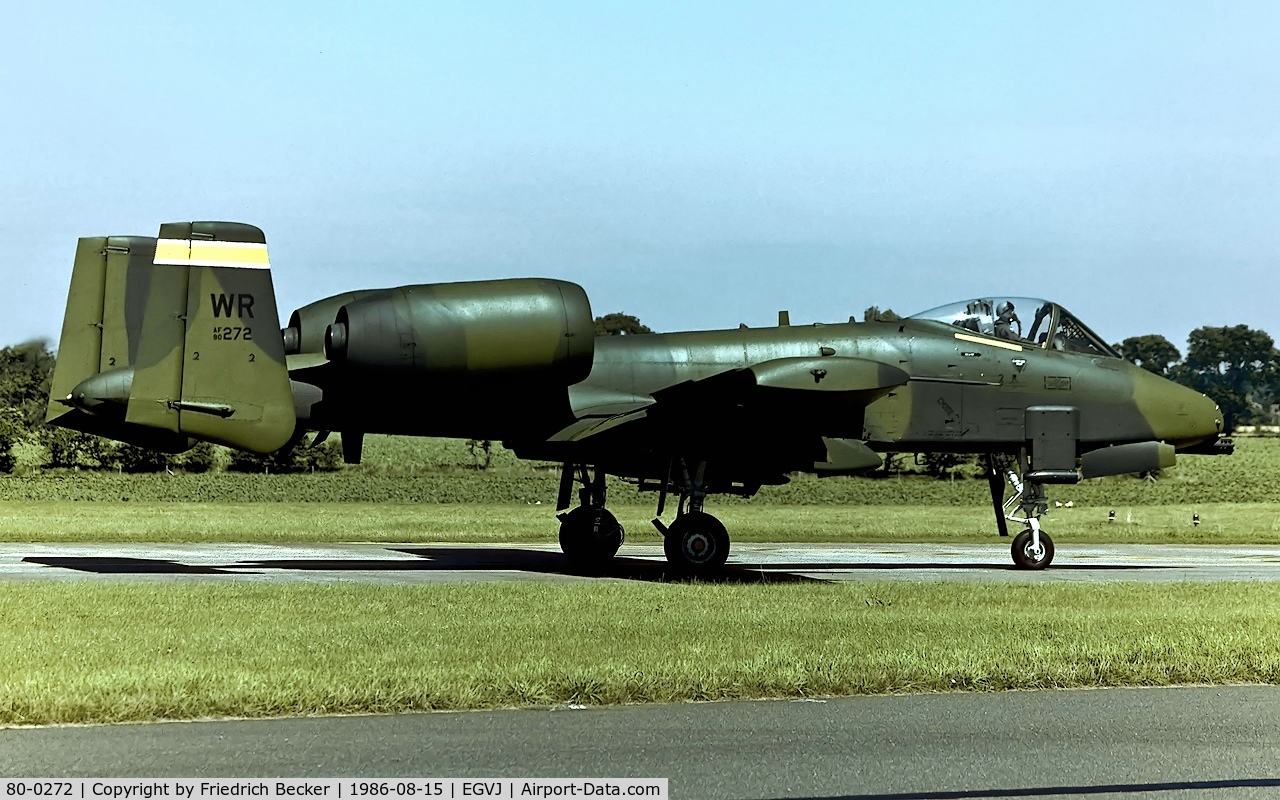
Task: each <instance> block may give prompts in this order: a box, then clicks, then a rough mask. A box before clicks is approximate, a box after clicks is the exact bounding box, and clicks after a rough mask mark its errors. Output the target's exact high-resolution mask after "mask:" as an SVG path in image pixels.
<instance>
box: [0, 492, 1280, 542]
mask: <svg viewBox="0 0 1280 800" xmlns="http://www.w3.org/2000/svg"><path fill="white" fill-rule="evenodd" d="M1109 510H1115V511H1116V521H1115V522H1114V523H1110V522H1108V521H1107V512H1108V511H1109ZM613 511H614V512H615V513H616V514H617V515H618V518H619V520H621V521H622V523H623V525H624V526H625V527H626V529H627V540H628V541H631V542H652V543H655V544H656V543H658V542H660V541H661V538H660V537H659V536H658V533H657V531H656V530H655V529H654V528H653V526H652V525H651V524H650V522H649V520H650V519H652V517H653V511H654V509H653V508H652V507H649V506H617V507H613ZM1193 514H1199V515H1200V519H1201V524H1200V525H1199V526H1193V525H1192V515H1193ZM717 515H718V516H719V517H720V518H721V519H722V520H723V521H724V523H725V525H726V526H728V528H729V530H730V532H731V535H732V536H733V539H734V540H735V541H740V542H779V541H780V542H913V541H922V542H995V541H999V540H998V539H997V538H996V533H995V531H996V529H995V520H994V518H993V515H992V512H991V509H990V508H989V507H986V506H959V507H947V508H942V507H938V506H916V505H912V506H851V505H833V506H813V505H806V506H779V505H769V504H758V505H744V504H739V505H731V506H726V507H724V508H722V509H717ZM669 518H670V517H669V515H668V519H669ZM558 526H559V523H558V522H557V521H556V519H555V515H554V510H553V508H552V506H551V505H479V504H458V503H452V504H436V503H369V502H359V503H261V502H258V503H226V502H207V503H176V502H145V503H136V502H128V503H125V502H118V501H117V502H91V503H89V502H86V503H66V502H54V501H39V502H15V501H7V502H0V531H3V538H4V540H5V541H10V542H35V541H41V542H77V541H83V542H353V541H359V542H512V543H520V542H555V541H556V536H557V533H558V530H559V528H558ZM1045 529H1046V530H1047V531H1049V533H1050V534H1051V535H1052V536H1053V537H1054V539H1055V540H1056V541H1057V542H1058V543H1059V544H1066V543H1070V542H1081V543H1085V542H1093V543H1097V542H1153V543H1154V542H1177V543H1184V544H1197V543H1202V544H1265V543H1272V544H1280V507H1278V506H1274V505H1269V504H1265V503H1205V504H1201V505H1174V506H1117V507H1115V508H1114V509H1108V508H1104V507H1101V506H1084V507H1076V508H1061V509H1055V510H1053V512H1052V513H1051V514H1050V515H1049V516H1048V517H1046V518H1045Z"/></svg>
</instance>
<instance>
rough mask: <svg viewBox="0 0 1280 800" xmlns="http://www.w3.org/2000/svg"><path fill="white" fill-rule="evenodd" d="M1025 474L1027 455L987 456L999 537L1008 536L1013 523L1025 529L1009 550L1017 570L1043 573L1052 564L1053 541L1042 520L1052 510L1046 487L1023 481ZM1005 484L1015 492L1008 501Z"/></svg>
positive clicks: (1030, 481)
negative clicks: (1042, 524) (1041, 522)
mask: <svg viewBox="0 0 1280 800" xmlns="http://www.w3.org/2000/svg"><path fill="white" fill-rule="evenodd" d="M1026 473H1027V456H1026V452H1025V451H1024V452H1023V453H1020V454H1019V455H1018V456H1017V457H1016V458H1015V457H1013V456H1010V455H1005V454H1000V453H992V454H990V455H989V456H988V459H987V478H988V480H989V481H990V483H991V504H992V506H993V508H994V509H995V512H996V524H997V526H998V527H999V529H1000V535H1001V536H1008V535H1009V523H1010V522H1012V523H1015V524H1017V525H1022V526H1024V527H1025V530H1023V531H1022V532H1021V533H1019V534H1018V535H1017V536H1015V537H1013V546H1012V547H1011V548H1010V551H1011V553H1012V555H1013V563H1014V565H1015V566H1016V567H1018V569H1033V570H1041V569H1044V568H1045V567H1047V566H1049V564H1050V563H1052V562H1053V540H1052V539H1050V538H1049V534H1047V533H1045V532H1044V531H1043V530H1041V528H1040V517H1041V515H1043V514H1045V513H1046V512H1047V511H1048V510H1049V501H1048V498H1047V497H1046V495H1045V490H1044V484H1042V483H1039V482H1038V481H1032V480H1024V479H1023V476H1025V475H1026ZM1006 482H1007V483H1008V484H1009V485H1010V486H1012V487H1013V489H1014V494H1013V496H1012V497H1010V498H1009V499H1008V500H1005V499H1004V494H1005V491H1004V485H1005V483H1006ZM1015 511H1017V512H1020V515H1019V514H1016V513H1014V512H1015Z"/></svg>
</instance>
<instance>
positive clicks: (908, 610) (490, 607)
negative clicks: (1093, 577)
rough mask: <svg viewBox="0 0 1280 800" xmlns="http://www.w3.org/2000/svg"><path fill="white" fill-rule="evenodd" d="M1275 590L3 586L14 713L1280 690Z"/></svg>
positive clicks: (90, 717)
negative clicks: (1203, 687) (1132, 689)
mask: <svg viewBox="0 0 1280 800" xmlns="http://www.w3.org/2000/svg"><path fill="white" fill-rule="evenodd" d="M1278 608H1280V586H1275V585H1272V584H1261V583H1259V584H1220V585H1137V584H1108V585H1101V586H1098V585H1091V586H1074V585H1058V584H1055V585H1043V586H1002V585H969V584H964V585H952V584H901V583H894V584H875V585H838V586H829V585H821V586H811V585H805V586H800V585H781V586H779V585H772V586H760V585H757V586H732V585H633V584H613V583H610V584H593V585H546V584H515V585H455V586H415V587H370V586H349V585H300V586H261V585H244V584H237V585H222V586H210V585H203V584H200V585H174V584H165V585H155V584H147V585H141V584H108V585H84V584H80V585H67V584H44V583H11V584H7V585H4V586H0V723H6V724H18V723H54V722H107V721H120V720H149V719H161V718H167V719H185V718H197V717H209V716H224V715H232V716H273V715H306V714H328V713H355V712H391V711H405V710H416V709H462V708H490V707H502V706H521V705H548V704H557V703H631V702H651V701H680V700H721V699H735V698H754V697H786V696H814V695H845V694H861V693H883V692H919V691H947V690H1002V689H1031V688H1045V687H1068V686H1115V685H1142V686H1155V685H1167V684H1185V683H1199V684H1222V683H1276V682H1280V625H1277V624H1276V623H1277V621H1280V620H1278V617H1280V615H1278V614H1277V611H1276V609H1278Z"/></svg>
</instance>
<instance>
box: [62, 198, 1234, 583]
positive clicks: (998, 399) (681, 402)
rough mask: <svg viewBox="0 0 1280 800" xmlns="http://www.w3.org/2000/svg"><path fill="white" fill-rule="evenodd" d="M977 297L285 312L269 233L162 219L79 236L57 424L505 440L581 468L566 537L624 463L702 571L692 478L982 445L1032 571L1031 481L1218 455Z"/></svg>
mask: <svg viewBox="0 0 1280 800" xmlns="http://www.w3.org/2000/svg"><path fill="white" fill-rule="evenodd" d="M982 302H985V303H986V307H987V309H988V317H987V318H986V319H987V327H986V328H985V329H979V328H978V327H977V326H976V325H974V326H971V327H970V328H961V327H958V325H960V324H961V323H958V322H957V323H954V324H948V323H947V322H946V321H944V320H940V319H924V318H911V319H904V320H897V321H893V322H867V323H855V322H849V323H843V324H832V325H812V326H790V325H787V324H779V326H778V327H773V328H747V327H745V326H742V327H740V328H738V329H736V330H720V331H692V332H684V333H669V334H647V335H643V336H617V337H595V336H594V327H593V317H592V312H591V308H590V304H589V302H588V300H587V296H586V293H585V292H584V291H583V290H582V288H581V287H579V286H576V285H574V284H572V283H567V282H564V281H557V280H551V279H513V280H495V281H476V282H463V283H449V284H427V285H417V286H405V287H399V288H394V289H375V290H361V291H355V292H349V293H345V294H342V295H338V296H335V297H331V298H326V299H323V300H320V301H317V302H315V303H312V304H311V305H308V306H306V307H304V308H301V309H298V310H297V311H294V312H293V314H292V315H291V317H290V319H289V325H288V326H287V327H286V328H284V329H283V330H280V329H279V328H278V317H277V314H276V308H275V300H274V295H273V291H272V286H271V278H270V271H269V265H268V262H267V258H266V246H265V238H264V237H263V236H262V233H261V231H259V230H258V229H257V228H254V227H252V226H249V225H242V224H238V223H221V222H219V223H211V222H197V223H173V224H167V225H164V226H162V227H161V229H160V234H159V237H157V239H150V238H147V237H97V238H86V239H81V240H80V244H79V247H78V249H77V253H76V262H75V270H74V273H73V278H72V285H71V291H70V294H69V297H68V301H67V314H66V319H65V320H64V324H63V333H62V342H61V346H60V349H59V353H58V362H57V368H56V370H55V375H54V384H53V394H52V399H51V402H50V406H49V420H50V422H52V423H53V424H58V425H65V426H68V427H72V428H77V429H79V430H85V431H89V432H93V433H98V434H101V435H104V436H110V437H112V438H116V439H120V440H123V441H129V442H134V443H137V444H142V445H145V446H148V447H154V448H158V449H166V450H181V449H183V448H185V447H186V446H189V444H190V443H191V442H193V441H196V440H208V441H214V442H219V443H222V444H227V445H230V446H233V447H239V448H243V449H247V450H253V451H256V452H270V451H273V450H275V449H277V448H280V447H282V446H285V445H286V444H287V443H289V442H290V441H297V440H298V439H299V438H300V437H301V436H302V435H303V434H304V433H306V432H307V431H323V432H329V431H340V432H341V433H342V438H343V443H344V449H345V451H346V455H347V457H348V460H358V459H359V453H360V441H361V439H362V437H363V435H364V434H365V433H371V432H373V433H396V434H410V435H420V436H452V437H464V438H475V439H494V440H502V441H504V442H505V443H506V444H507V445H508V446H509V447H511V448H513V449H514V450H515V452H516V453H517V454H518V455H520V456H521V457H524V458H533V459H543V460H551V461H557V462H561V463H563V464H564V465H565V469H564V478H563V481H562V489H561V495H560V506H561V507H562V508H565V507H568V506H569V504H570V503H569V500H570V497H571V494H572V489H573V487H574V485H575V483H580V484H581V489H580V490H579V492H578V496H579V500H580V504H579V506H578V507H577V508H576V509H574V510H573V511H572V512H570V513H569V514H566V515H561V520H562V527H561V541H562V544H564V546H565V550H566V553H568V554H569V555H570V556H572V557H577V558H579V559H580V560H584V561H592V560H597V561H598V560H599V559H600V558H607V557H608V556H611V555H612V553H613V551H616V549H617V547H616V544H614V542H615V541H616V543H617V544H620V543H621V538H622V529H621V526H620V525H617V524H616V520H613V519H612V515H611V514H609V513H608V512H607V511H606V510H605V509H604V503H605V491H604V481H603V476H604V475H605V474H614V475H620V476H623V477H626V478H630V479H634V480H636V481H638V482H639V483H640V485H641V487H642V488H651V489H654V490H656V491H659V492H660V494H661V499H660V500H659V516H661V513H662V510H663V506H664V503H665V498H666V495H667V493H668V492H674V493H676V494H678V496H679V498H680V503H679V507H678V513H677V518H676V521H675V522H673V523H672V525H671V527H670V528H667V526H665V525H662V524H661V522H660V521H657V520H655V524H656V525H658V526H659V528H660V529H661V530H663V531H664V532H665V533H667V534H668V543H669V546H668V556H669V557H670V558H672V561H673V562H674V563H676V564H677V565H681V566H684V567H688V568H691V569H699V568H701V567H704V566H709V567H716V566H718V565H719V564H722V563H723V558H724V556H726V555H727V550H728V539H727V534H724V533H723V526H721V525H719V523H718V521H716V520H715V519H714V518H713V517H711V516H710V515H709V514H706V513H705V512H704V511H703V500H704V498H705V497H706V495H708V494H714V493H717V492H732V493H737V494H742V495H746V496H749V495H751V494H753V493H754V492H755V491H756V490H757V489H758V488H759V487H760V486H761V485H764V484H774V483H783V482H785V481H786V480H787V474H788V473H792V472H797V471H807V472H814V473H817V474H819V475H839V474H856V473H858V472H862V471H865V470H868V469H872V468H874V467H876V466H879V465H880V463H881V458H880V456H879V455H878V454H879V453H883V452H908V453H910V452H936V451H948V452H962V453H979V454H986V455H987V456H988V458H989V463H990V465H991V470H990V471H991V475H992V489H993V501H994V502H995V507H996V513H997V518H998V521H999V522H1000V527H1001V532H1002V533H1003V532H1005V522H1004V521H1005V520H1014V521H1016V522H1019V523H1021V524H1023V525H1025V526H1026V527H1027V531H1026V532H1024V534H1023V536H1021V537H1019V541H1021V542H1022V543H1021V544H1019V541H1015V548H1014V558H1015V561H1018V563H1019V565H1020V566H1031V567H1033V568H1038V567H1040V566H1043V565H1047V563H1048V560H1049V559H1051V558H1052V545H1051V544H1049V545H1048V552H1047V555H1046V553H1045V552H1044V546H1043V545H1042V543H1041V542H1042V539H1047V537H1044V536H1043V534H1042V533H1041V532H1040V529H1039V524H1038V518H1039V515H1040V514H1041V513H1043V508H1044V502H1043V500H1044V495H1043V491H1042V490H1041V488H1042V486H1043V484H1045V483H1060V482H1073V481H1074V480H1078V479H1079V477H1080V476H1081V471H1083V474H1084V476H1086V477H1092V476H1097V475H1106V474H1117V473H1118V472H1121V471H1141V470H1149V469H1158V468H1160V467H1163V466H1169V465H1170V464H1171V463H1172V460H1173V454H1174V452H1175V451H1184V452H1186V451H1190V452H1202V453H1215V452H1229V451H1230V446H1229V443H1228V442H1226V441H1224V440H1221V437H1220V434H1221V431H1222V423H1223V420H1222V415H1221V413H1220V412H1219V410H1218V409H1217V407H1216V406H1215V405H1214V403H1213V402H1212V401H1211V400H1209V399H1208V398H1207V397H1205V396H1204V395H1202V394H1199V393H1198V392H1195V391H1192V390H1190V389H1187V388H1185V387H1182V386H1179V385H1177V384H1174V383H1172V382H1170V381H1168V380H1165V379H1163V378H1160V377H1158V376H1156V375H1153V374H1151V373H1148V372H1145V371H1143V370H1141V369H1139V368H1137V367H1135V366H1133V365H1131V364H1129V363H1128V362H1125V361H1123V360H1121V359H1120V358H1118V357H1116V356H1115V354H1114V353H1113V352H1112V351H1110V348H1108V347H1107V346H1106V345H1105V344H1104V343H1101V342H1100V340H1097V339H1096V337H1094V336H1093V335H1092V334H1091V333H1089V332H1088V331H1087V328H1085V327H1084V326H1083V325H1082V324H1080V323H1079V322H1078V321H1077V320H1075V319H1074V318H1073V317H1071V316H1070V315H1069V313H1068V312H1066V311H1065V309H1061V308H1060V307H1058V306H1056V305H1053V304H1049V303H1045V304H1043V306H1041V307H1040V308H1039V311H1038V313H1037V316H1036V322H1035V328H1034V329H1033V331H1032V333H1033V334H1034V331H1035V330H1036V329H1038V328H1039V326H1040V324H1041V318H1042V317H1044V318H1045V319H1047V320H1051V321H1050V324H1049V326H1047V327H1046V336H1048V335H1049V331H1051V330H1052V331H1055V332H1057V331H1066V332H1070V333H1071V335H1072V336H1075V337H1083V338H1077V339H1074V340H1072V341H1077V342H1079V343H1080V346H1079V347H1074V346H1072V345H1070V344H1068V345H1066V346H1062V345H1056V344H1054V341H1055V340H1056V341H1062V337H1061V336H1058V337H1056V339H1047V340H1045V341H1044V343H1033V342H1032V341H1031V339H1030V337H1029V338H1028V339H1025V340H1024V339H1022V338H1020V336H1013V335H1009V334H1008V332H1007V330H1006V332H1005V333H998V332H997V333H993V332H992V330H991V325H990V316H991V314H992V313H993V312H990V308H991V301H979V303H982ZM1019 302H1023V301H1021V300H1019ZM1033 302H1036V303H1041V302H1043V301H1033ZM973 305H974V304H973V303H970V310H972V307H973ZM1023 307H1024V309H1025V305H1023ZM1008 309H1009V312H1010V315H1011V314H1012V309H1013V306H1012V304H1010V305H1009V306H1008ZM1024 313H1025V312H1024ZM1013 318H1014V319H1015V320H1016V316H1015V317H1013ZM1001 319H1004V318H1001ZM780 322H781V320H780ZM965 324H968V323H965ZM1006 329H1007V326H1006ZM1021 329H1022V325H1021V322H1020V321H1019V322H1018V331H1019V333H1021ZM1042 339H1043V337H1042ZM1073 350H1074V352H1073ZM286 353H287V355H286ZM592 470H594V477H593V476H592ZM1005 477H1007V478H1008V480H1009V482H1010V484H1011V485H1013V486H1014V488H1015V490H1016V491H1017V493H1016V495H1015V500H1014V501H1009V502H1004V492H1003V488H1002V487H1001V488H999V491H997V487H998V485H999V484H1001V481H1002V480H1004V478H1005ZM1002 503H1003V504H1004V511H1003V512H1002V511H1001V504H1002ZM1010 503H1014V504H1015V505H1017V506H1018V507H1020V508H1021V509H1022V511H1023V516H1022V517H1014V516H1012V515H1011V513H1010V509H1011V508H1012V506H1010ZM615 529H616V530H615ZM692 529H697V530H696V531H694V532H692V533H691V532H690V531H691V530H692ZM566 537H567V538H566ZM1024 537H1026V538H1024ZM673 540H675V541H674V543H673ZM602 542H603V543H602ZM1019 547H1024V548H1032V549H1028V550H1027V551H1026V552H1027V553H1029V554H1031V553H1032V550H1034V553H1033V554H1032V555H1027V556H1026V557H1025V558H1022V559H1020V558H1019V550H1018V548H1019ZM682 548H683V549H682ZM690 548H692V549H690ZM699 548H702V549H699ZM707 548H710V549H709V550H708V549H707ZM704 553H711V556H710V557H709V559H703V554H704ZM700 559H702V560H700ZM1028 559H1029V561H1028ZM1024 562H1026V563H1024Z"/></svg>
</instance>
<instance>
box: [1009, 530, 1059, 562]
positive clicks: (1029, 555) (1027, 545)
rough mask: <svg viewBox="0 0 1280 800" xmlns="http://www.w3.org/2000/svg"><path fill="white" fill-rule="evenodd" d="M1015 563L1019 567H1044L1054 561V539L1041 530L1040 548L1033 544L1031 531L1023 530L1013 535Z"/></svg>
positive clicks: (1012, 549)
mask: <svg viewBox="0 0 1280 800" xmlns="http://www.w3.org/2000/svg"><path fill="white" fill-rule="evenodd" d="M1011 551H1012V553H1013V563H1014V564H1016V565H1017V566H1018V569H1044V568H1045V567H1047V566H1049V564H1051V563H1052V562H1053V540H1052V539H1050V538H1049V534H1047V533H1045V532H1044V531H1040V550H1039V552H1037V551H1036V550H1035V548H1033V547H1032V546H1031V531H1023V532H1022V533H1020V534H1018V535H1017V536H1015V537H1013V547H1012V548H1011Z"/></svg>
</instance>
